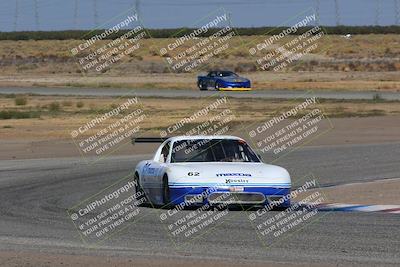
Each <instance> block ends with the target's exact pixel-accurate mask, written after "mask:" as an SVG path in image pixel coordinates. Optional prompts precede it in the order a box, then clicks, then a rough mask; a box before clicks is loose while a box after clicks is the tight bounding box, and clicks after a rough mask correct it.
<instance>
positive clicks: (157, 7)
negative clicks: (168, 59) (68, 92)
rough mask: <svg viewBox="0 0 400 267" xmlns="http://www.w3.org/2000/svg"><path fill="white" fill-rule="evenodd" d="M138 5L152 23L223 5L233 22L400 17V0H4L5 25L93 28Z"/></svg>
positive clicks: (192, 21) (191, 20) (191, 21)
mask: <svg viewBox="0 0 400 267" xmlns="http://www.w3.org/2000/svg"><path fill="white" fill-rule="evenodd" d="M335 3H337V4H335ZM137 6H138V7H139V8H138V9H139V15H140V18H141V22H142V25H143V26H145V27H147V28H177V27H193V26H194V25H196V23H197V22H198V21H199V20H201V19H202V18H204V17H207V16H209V14H212V13H213V12H216V10H220V9H223V10H225V11H226V12H227V13H228V14H231V21H232V25H233V26H234V27H260V26H278V25H284V24H285V22H287V21H290V19H292V18H295V17H296V16H298V14H300V13H302V12H304V11H306V12H308V13H310V12H309V11H310V10H312V12H314V13H317V14H319V18H320V19H319V21H320V23H319V24H321V25H336V24H338V23H339V24H342V25H396V24H397V25H399V20H400V16H399V13H400V0H0V31H23V30H30V31H32V30H45V31H48V30H68V29H94V28H96V27H99V26H102V25H103V26H104V25H107V23H110V21H111V22H113V21H117V20H118V18H120V17H121V16H122V14H126V12H127V10H129V9H131V8H134V7H137ZM105 23H106V24H105Z"/></svg>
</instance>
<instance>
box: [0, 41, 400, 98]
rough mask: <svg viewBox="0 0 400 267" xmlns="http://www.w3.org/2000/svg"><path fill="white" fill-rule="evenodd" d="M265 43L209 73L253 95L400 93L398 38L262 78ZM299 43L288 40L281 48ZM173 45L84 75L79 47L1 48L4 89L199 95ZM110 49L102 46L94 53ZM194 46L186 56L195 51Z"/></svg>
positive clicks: (327, 52)
mask: <svg viewBox="0 0 400 267" xmlns="http://www.w3.org/2000/svg"><path fill="white" fill-rule="evenodd" d="M264 38H265V37H264V36H242V37H233V39H232V40H231V41H229V43H230V47H231V48H229V49H228V50H225V51H223V52H222V53H221V54H218V55H216V56H215V58H213V59H211V60H210V62H209V64H208V65H203V66H202V68H201V70H206V69H209V68H225V69H231V70H235V71H237V72H239V73H240V74H242V75H245V76H248V77H249V78H250V79H251V80H252V82H253V85H254V86H253V87H254V88H255V89H305V88H307V89H327V90H348V89H351V90H390V91H396V90H400V59H399V58H398V55H399V54H400V35H395V34H388V35H375V34H371V35H356V36H354V37H353V38H351V39H345V38H343V37H341V36H337V35H333V36H324V37H322V38H321V39H320V40H319V41H318V42H319V43H318V47H317V49H316V50H314V51H312V53H311V54H310V55H306V56H304V57H303V58H301V60H299V61H297V62H295V63H293V64H291V65H289V66H288V67H287V68H286V69H284V71H282V72H273V71H257V67H256V64H255V58H252V57H251V56H250V54H249V53H248V47H249V45H251V44H255V43H258V42H261V41H262V40H263V39H264ZM293 38H294V37H286V38H284V39H282V40H281V41H280V43H281V44H283V43H284V42H288V41H290V40H291V39H293ZM173 41H175V40H174V39H168V38H165V39H156V40H153V39H144V40H142V43H141V48H140V49H139V50H137V51H135V53H134V54H130V55H129V56H127V57H124V58H123V59H121V61H120V62H118V63H117V64H114V65H113V66H112V67H111V68H109V69H107V70H105V71H103V72H101V73H97V72H95V71H89V72H87V73H83V72H82V70H81V68H80V66H79V65H78V64H77V59H76V58H74V57H73V56H72V54H71V53H70V50H71V48H73V47H75V46H77V45H78V44H80V43H81V41H79V40H65V41H56V40H48V41H34V40H28V41H0V62H1V65H2V68H1V69H0V86H69V87H102V88H115V87H127V88H161V89H162V88H179V89H196V75H197V73H198V72H201V70H195V71H193V72H192V73H173V72H172V71H171V69H169V68H168V66H167V64H166V62H165V59H164V58H163V57H161V56H159V55H158V49H159V48H160V47H165V46H166V45H167V44H169V43H171V42H173ZM106 42H107V41H99V42H98V43H97V44H96V45H95V46H93V47H91V49H92V51H93V50H94V49H96V48H98V47H100V46H101V45H104V44H105V43H106ZM191 45H192V43H191V42H190V41H189V42H187V43H186V44H185V45H183V46H182V47H180V48H179V49H180V51H183V50H184V49H186V48H188V47H190V46H191Z"/></svg>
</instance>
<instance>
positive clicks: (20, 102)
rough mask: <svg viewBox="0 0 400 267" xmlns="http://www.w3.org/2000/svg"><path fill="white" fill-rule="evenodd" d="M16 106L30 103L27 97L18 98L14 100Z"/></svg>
mask: <svg viewBox="0 0 400 267" xmlns="http://www.w3.org/2000/svg"><path fill="white" fill-rule="evenodd" d="M14 102H15V105H16V106H25V105H26V104H27V103H28V99H27V98H26V96H16V97H15V99H14Z"/></svg>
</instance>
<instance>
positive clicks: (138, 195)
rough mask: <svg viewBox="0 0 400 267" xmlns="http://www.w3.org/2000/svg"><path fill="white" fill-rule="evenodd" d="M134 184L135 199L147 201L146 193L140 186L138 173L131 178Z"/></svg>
mask: <svg viewBox="0 0 400 267" xmlns="http://www.w3.org/2000/svg"><path fill="white" fill-rule="evenodd" d="M133 180H134V184H135V198H136V199H137V200H141V202H143V203H144V202H147V198H146V194H145V193H144V190H143V188H142V186H141V185H140V180H139V174H138V173H135V176H134V178H133Z"/></svg>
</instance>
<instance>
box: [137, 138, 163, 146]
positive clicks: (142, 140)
mask: <svg viewBox="0 0 400 267" xmlns="http://www.w3.org/2000/svg"><path fill="white" fill-rule="evenodd" d="M168 138H169V137H165V138H163V137H132V139H131V143H132V145H135V143H162V142H164V141H165V140H167V139H168Z"/></svg>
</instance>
